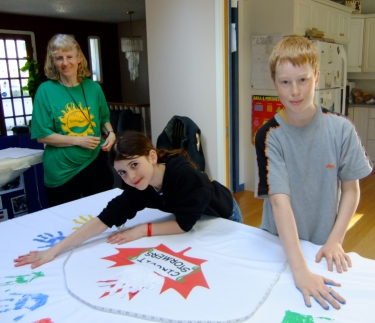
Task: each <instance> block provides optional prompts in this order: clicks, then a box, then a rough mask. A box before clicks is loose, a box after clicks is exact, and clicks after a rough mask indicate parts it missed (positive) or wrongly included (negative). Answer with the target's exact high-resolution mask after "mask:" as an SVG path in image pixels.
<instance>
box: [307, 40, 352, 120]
mask: <svg viewBox="0 0 375 323" xmlns="http://www.w3.org/2000/svg"><path fill="white" fill-rule="evenodd" d="M313 43H314V44H315V46H316V47H317V48H318V51H319V58H320V64H319V70H320V80H319V84H318V85H317V86H316V87H315V95H314V103H315V104H316V105H317V106H322V107H323V108H326V109H328V110H330V111H335V112H338V113H343V114H344V113H345V102H346V72H347V59H346V52H345V48H344V47H343V46H342V45H339V44H333V43H326V42H322V41H317V40H315V41H313Z"/></svg>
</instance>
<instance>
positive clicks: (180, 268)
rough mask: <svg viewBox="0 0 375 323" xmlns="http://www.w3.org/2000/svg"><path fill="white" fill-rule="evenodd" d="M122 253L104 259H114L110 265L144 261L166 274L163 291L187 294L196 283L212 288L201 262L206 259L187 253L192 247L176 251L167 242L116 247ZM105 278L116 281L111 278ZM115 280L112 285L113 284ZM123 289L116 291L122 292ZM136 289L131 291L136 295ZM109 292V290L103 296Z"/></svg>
mask: <svg viewBox="0 0 375 323" xmlns="http://www.w3.org/2000/svg"><path fill="white" fill-rule="evenodd" d="M116 249H117V250H118V253H117V254H115V255H112V256H108V257H104V258H102V259H106V260H111V261H114V262H115V264H114V265H112V266H110V267H118V266H130V265H134V264H138V263H141V264H143V265H145V266H147V267H149V268H150V269H152V270H153V271H154V272H155V273H156V274H158V275H160V276H163V277H164V284H163V287H162V289H161V291H160V294H161V293H163V292H164V291H166V290H168V289H169V288H173V289H174V290H176V291H177V292H179V293H180V294H181V296H183V297H184V298H187V297H188V296H189V294H190V292H191V291H192V290H193V288H194V287H195V286H202V287H205V288H209V286H208V284H207V282H206V279H205V278H204V275H203V272H202V268H201V266H200V265H201V264H202V263H204V262H206V260H203V259H198V258H192V257H188V256H185V255H184V253H185V252H186V251H188V250H190V249H191V248H190V247H189V248H186V249H184V250H182V251H180V252H174V251H172V250H171V249H169V248H168V247H166V246H165V245H163V244H160V245H158V246H157V247H150V248H116ZM105 282H115V280H109V281H108V280H107V281H105ZM114 286H115V284H113V285H111V286H110V287H111V288H113V287H114ZM120 291H121V289H119V290H117V291H116V292H120ZM137 293H138V292H136V293H129V299H132V298H133V297H134V296H135V295H136V294H137ZM107 295H109V292H105V293H104V294H103V295H102V296H101V297H100V298H102V297H105V296H107Z"/></svg>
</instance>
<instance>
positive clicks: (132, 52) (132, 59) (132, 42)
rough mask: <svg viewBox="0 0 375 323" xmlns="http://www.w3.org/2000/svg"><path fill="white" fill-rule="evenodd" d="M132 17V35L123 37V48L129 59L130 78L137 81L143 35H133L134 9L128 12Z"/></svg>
mask: <svg viewBox="0 0 375 323" xmlns="http://www.w3.org/2000/svg"><path fill="white" fill-rule="evenodd" d="M126 13H127V14H128V15H129V17H130V37H122V38H121V50H122V51H123V52H124V53H125V56H126V58H127V59H128V67H129V72H130V79H131V80H132V81H135V79H136V78H137V77H138V64H139V52H140V51H142V50H143V45H142V37H140V36H133V26H132V14H133V13H134V11H127V12H126Z"/></svg>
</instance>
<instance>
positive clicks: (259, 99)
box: [251, 95, 284, 145]
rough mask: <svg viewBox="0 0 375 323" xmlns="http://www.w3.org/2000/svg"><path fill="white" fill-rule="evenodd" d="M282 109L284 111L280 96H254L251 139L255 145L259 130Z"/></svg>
mask: <svg viewBox="0 0 375 323" xmlns="http://www.w3.org/2000/svg"><path fill="white" fill-rule="evenodd" d="M281 109H284V106H283V104H282V103H281V102H280V100H279V97H278V96H271V95H253V96H252V115H251V120H252V123H251V137H252V142H253V145H254V144H255V134H256V132H257V131H258V129H259V128H260V127H261V126H263V125H264V124H265V123H266V122H267V121H268V120H270V119H271V118H272V117H273V116H274V115H275V114H276V113H278V112H279V111H280V110H281Z"/></svg>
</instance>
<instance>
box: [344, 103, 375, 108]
mask: <svg viewBox="0 0 375 323" xmlns="http://www.w3.org/2000/svg"><path fill="white" fill-rule="evenodd" d="M355 107H362V108H375V104H366V103H352V104H349V105H348V108H355Z"/></svg>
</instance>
